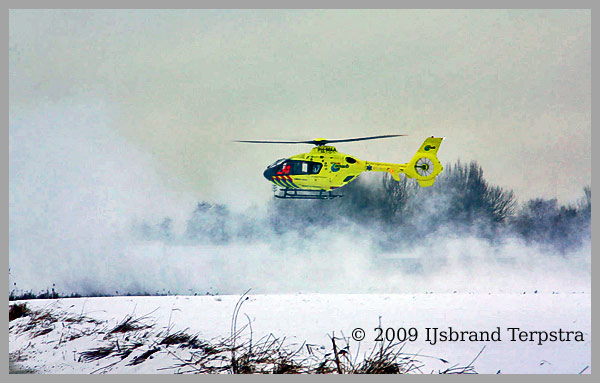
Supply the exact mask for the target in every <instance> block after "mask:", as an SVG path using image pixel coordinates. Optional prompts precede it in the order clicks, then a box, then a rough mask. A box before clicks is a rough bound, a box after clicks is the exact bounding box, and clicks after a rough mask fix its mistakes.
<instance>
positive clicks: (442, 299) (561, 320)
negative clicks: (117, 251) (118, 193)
mask: <svg viewBox="0 0 600 383" xmlns="http://www.w3.org/2000/svg"><path fill="white" fill-rule="evenodd" d="M248 297H249V298H248V299H247V300H245V301H243V304H242V306H241V309H240V311H239V316H238V323H237V327H238V328H240V327H242V326H243V325H245V324H247V323H248V322H249V321H250V322H251V328H252V337H253V339H260V338H261V337H263V336H267V335H269V334H273V335H274V336H276V337H278V338H280V339H281V338H284V337H285V339H286V340H285V344H286V345H289V346H290V348H298V347H299V346H300V345H302V344H303V343H304V342H306V343H308V344H311V345H316V347H318V346H324V347H325V349H330V348H331V339H330V336H331V335H334V334H335V336H336V337H342V336H345V337H350V336H351V333H352V330H353V329H355V328H362V329H364V330H365V334H366V338H365V340H363V341H362V342H356V341H354V340H350V341H349V342H350V350H351V353H352V354H353V355H359V356H360V357H362V356H363V355H364V354H365V353H368V352H369V351H370V350H371V348H372V347H374V346H376V345H377V344H378V342H375V341H374V339H375V336H376V332H375V330H374V328H375V327H377V326H378V324H379V323H381V325H382V327H383V328H384V329H386V328H388V327H391V328H394V329H397V328H400V327H403V328H407V329H408V328H411V327H412V328H416V329H417V332H418V337H417V340H416V341H414V342H406V344H405V345H404V349H403V351H404V352H405V353H408V354H417V356H415V359H417V360H419V361H420V362H421V363H422V364H423V367H422V368H421V371H422V372H426V373H429V372H432V371H438V370H439V369H444V368H447V367H450V366H451V365H455V364H456V365H460V366H465V365H468V364H469V363H470V362H471V361H473V359H474V358H475V357H476V356H477V354H478V353H479V352H480V351H482V349H483V351H482V352H481V355H480V356H479V357H478V358H477V359H476V360H475V361H474V362H473V365H474V366H475V370H476V371H477V372H479V373H496V372H498V371H500V372H501V373H503V374H507V373H552V374H554V373H569V374H576V373H579V372H580V371H582V370H584V369H585V368H586V367H587V369H585V371H584V372H585V373H590V372H591V325H590V324H591V311H590V309H591V295H590V293H588V292H571V293H553V292H536V293H534V292H533V291H531V292H530V291H527V292H522V293H511V294H499V293H489V294H485V293H484V294H481V293H477V294H475V293H472V294H469V293H455V294H438V293H429V294H288V295H253V294H252V292H250V294H249V295H248ZM239 299H240V296H238V295H228V296H146V297H126V296H117V297H102V298H70V299H58V300H31V301H26V303H27V306H28V307H29V308H30V309H32V310H39V309H45V310H51V311H52V312H55V313H61V312H64V313H68V314H69V315H71V316H81V315H85V316H86V317H89V318H93V319H95V320H97V321H99V323H100V324H93V323H84V324H81V325H76V324H74V323H70V322H68V321H65V320H62V321H59V322H56V323H54V324H53V325H52V326H53V327H52V328H53V331H51V332H49V333H47V334H45V335H41V336H37V337H33V331H28V332H27V331H19V330H20V329H21V330H22V329H23V326H25V324H26V323H27V321H28V318H27V317H24V318H19V319H16V320H13V321H11V322H10V330H9V352H10V353H11V355H18V356H20V359H19V360H20V361H19V365H20V366H21V367H24V368H32V369H35V370H37V371H39V372H41V373H101V372H102V373H175V372H177V370H176V369H174V368H170V367H172V366H174V365H175V364H176V362H177V360H176V357H184V356H185V355H187V354H185V352H184V351H183V350H180V349H176V348H174V347H170V348H166V347H164V346H160V347H159V348H160V350H159V351H158V352H156V353H155V354H153V355H152V357H151V358H148V359H146V360H145V361H144V362H142V363H140V364H137V365H133V366H131V365H127V364H128V363H129V362H131V360H132V358H134V357H135V355H139V354H140V353H142V352H143V351H145V350H147V349H148V348H149V347H151V346H152V345H156V341H157V339H159V338H158V336H159V335H158V333H159V332H161V331H162V332H163V335H164V333H165V331H167V329H168V331H169V333H171V334H172V333H175V332H177V331H183V330H185V332H186V333H188V334H197V335H198V336H199V338H200V339H203V340H211V339H224V338H227V337H228V336H229V335H230V331H231V323H232V317H233V312H234V307H235V305H236V303H237V302H238V300H239ZM11 304H12V302H11ZM129 315H131V316H133V317H135V318H140V317H144V318H145V321H146V322H148V323H152V324H154V328H153V330H150V331H147V333H148V334H147V342H148V343H147V344H146V345H144V346H143V347H140V348H139V350H136V351H135V352H134V353H132V355H130V356H129V357H128V358H126V359H124V360H123V361H120V360H119V359H118V358H115V357H112V358H104V359H100V360H97V361H92V362H81V361H78V359H79V357H80V356H81V353H82V352H84V351H87V350H90V349H94V348H97V347H100V346H102V345H106V343H107V340H106V336H107V335H106V329H112V328H114V327H115V326H116V325H117V324H119V323H121V322H122V321H123V320H124V318H126V317H127V316H129ZM63 318H64V317H63ZM77 326H80V327H77ZM76 327H77V328H76ZM434 327H437V328H439V330H445V331H447V330H448V328H449V327H452V329H454V330H456V331H493V330H495V329H496V328H497V327H500V333H501V341H498V342H493V341H487V342H486V341H483V342H476V341H464V342H460V341H456V342H438V343H436V344H435V345H432V344H430V342H427V340H426V339H425V335H426V328H434ZM511 327H518V328H520V329H521V330H524V331H546V332H550V331H559V329H562V330H563V331H581V333H582V335H583V339H584V340H583V341H574V339H573V337H571V338H570V341H562V342H561V341H553V342H552V341H547V342H544V343H543V344H542V345H539V344H538V342H537V341H520V340H517V341H511V337H510V332H509V331H508V330H507V329H508V328H511ZM102 329H104V332H103V333H102V331H101V330H102ZM38 330H39V329H38ZM80 331H84V333H85V335H83V336H80V337H77V339H74V340H71V341H66V340H65V339H66V338H67V334H69V333H71V334H72V333H74V332H80ZM119 336H121V338H118V339H120V340H121V344H124V342H125V334H123V335H119ZM245 336H249V334H248V332H246V333H245ZM153 342H154V343H153ZM359 343H360V346H359ZM136 353H137V354H136ZM432 357H436V358H443V359H445V360H447V361H448V362H449V363H448V364H443V363H441V362H440V361H439V359H436V358H432Z"/></svg>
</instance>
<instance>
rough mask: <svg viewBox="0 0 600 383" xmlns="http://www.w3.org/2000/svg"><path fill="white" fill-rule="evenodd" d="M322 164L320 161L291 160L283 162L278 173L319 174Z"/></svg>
mask: <svg viewBox="0 0 600 383" xmlns="http://www.w3.org/2000/svg"><path fill="white" fill-rule="evenodd" d="M322 166H323V165H322V164H320V163H319V162H312V161H298V160H291V161H286V162H285V163H283V164H281V165H280V168H279V169H277V174H286V175H302V174H318V173H319V172H320V171H321V167H322Z"/></svg>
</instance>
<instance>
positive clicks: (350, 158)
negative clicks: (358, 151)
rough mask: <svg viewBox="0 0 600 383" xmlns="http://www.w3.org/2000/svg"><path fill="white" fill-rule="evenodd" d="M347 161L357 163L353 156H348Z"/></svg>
mask: <svg viewBox="0 0 600 383" xmlns="http://www.w3.org/2000/svg"><path fill="white" fill-rule="evenodd" d="M346 162H347V163H349V164H355V163H356V160H355V159H354V158H352V157H346Z"/></svg>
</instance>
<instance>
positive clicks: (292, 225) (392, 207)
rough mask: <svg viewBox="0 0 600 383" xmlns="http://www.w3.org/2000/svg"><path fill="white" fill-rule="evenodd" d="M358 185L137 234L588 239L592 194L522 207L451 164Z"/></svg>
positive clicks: (389, 244)
mask: <svg viewBox="0 0 600 383" xmlns="http://www.w3.org/2000/svg"><path fill="white" fill-rule="evenodd" d="M365 178H366V177H359V178H358V179H357V180H356V181H354V182H352V183H350V184H348V185H347V186H345V187H344V188H342V189H340V191H341V192H342V193H343V194H344V197H342V198H336V199H333V200H281V199H276V198H273V200H272V201H271V202H270V206H269V209H268V211H269V212H268V215H267V217H257V216H254V215H253V214H250V213H248V214H238V213H233V212H231V211H230V210H229V209H228V208H227V206H225V205H220V204H210V203H207V202H202V203H199V204H198V205H197V207H196V209H195V211H194V212H193V213H192V215H191V218H190V219H189V220H188V222H187V226H186V231H185V234H184V236H183V238H182V237H181V236H179V237H178V238H175V237H174V235H173V233H172V227H171V226H172V225H171V220H170V219H169V218H165V220H164V221H162V222H160V223H158V224H156V225H154V226H152V225H148V224H143V225H140V226H138V227H137V228H136V231H137V233H138V234H139V235H141V236H142V237H143V238H145V239H161V240H177V241H189V242H195V243H196V242H199V243H210V244H225V243H229V242H233V241H238V240H245V241H255V240H261V239H262V238H264V237H265V235H270V234H275V235H281V234H285V233H290V232H293V233H296V234H297V235H299V236H302V237H305V238H307V239H309V238H310V237H311V236H312V235H314V234H315V233H318V232H322V231H324V230H327V229H336V230H345V229H346V228H350V227H352V226H354V227H356V225H360V226H361V228H363V229H364V232H370V233H371V234H373V237H374V238H376V239H377V242H378V243H379V244H380V245H381V246H382V247H386V248H395V247H399V246H416V245H419V243H423V242H425V241H428V240H431V239H433V238H436V237H439V236H461V235H475V236H478V237H481V238H485V239H487V240H489V241H491V242H496V241H500V240H502V239H504V238H506V237H507V236H516V237H518V238H521V239H522V240H523V241H525V242H526V243H529V244H537V245H540V246H543V247H547V248H548V249H550V250H554V251H558V252H560V253H566V252H567V251H569V250H572V249H575V248H577V247H579V246H581V244H582V243H584V241H586V240H589V239H590V238H591V231H590V227H591V188H590V187H586V188H584V190H583V195H582V197H581V199H580V200H579V201H578V203H576V204H574V205H559V204H558V202H557V200H556V199H542V198H535V199H531V200H529V201H525V202H523V203H521V204H519V203H518V202H517V198H516V196H515V194H514V193H513V192H512V191H511V190H506V189H503V188H501V187H499V186H494V185H491V184H490V183H489V182H488V181H487V180H486V179H485V178H484V173H483V169H482V168H481V166H480V165H479V164H477V163H476V162H471V163H461V162H456V163H455V164H448V165H446V166H445V169H444V172H442V173H441V174H440V176H439V177H438V178H437V180H436V183H435V185H434V186H432V187H428V188H420V187H419V186H418V184H417V183H416V182H415V181H414V180H410V179H407V178H402V179H401V181H400V182H397V181H395V180H393V179H392V178H391V177H390V176H389V175H386V176H385V177H382V178H379V177H378V178H377V180H376V181H374V180H373V179H365Z"/></svg>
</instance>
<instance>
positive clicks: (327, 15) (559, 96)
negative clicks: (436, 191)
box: [9, 10, 591, 230]
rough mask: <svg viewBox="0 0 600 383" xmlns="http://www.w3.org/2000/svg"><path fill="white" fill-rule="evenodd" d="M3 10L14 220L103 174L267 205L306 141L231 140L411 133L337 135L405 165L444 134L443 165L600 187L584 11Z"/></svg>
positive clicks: (120, 189)
mask: <svg viewBox="0 0 600 383" xmlns="http://www.w3.org/2000/svg"><path fill="white" fill-rule="evenodd" d="M9 22H10V25H9V33H10V37H9V49H10V51H9V85H10V96H9V97H10V131H9V139H10V142H9V144H10V154H9V155H10V176H9V178H10V192H11V196H10V208H11V215H13V217H14V214H15V212H17V211H22V212H23V213H25V212H26V211H27V207H26V206H27V205H29V206H31V204H32V203H38V204H41V205H43V204H50V205H52V204H55V203H56V201H57V200H59V201H61V202H62V203H64V202H65V201H68V200H69V199H74V198H78V196H79V195H80V194H81V191H82V190H85V191H86V193H88V194H86V195H92V196H93V194H94V190H96V189H97V188H95V186H94V185H97V184H99V185H100V187H99V188H98V189H99V190H106V193H105V194H103V195H102V196H101V197H98V196H95V197H94V198H97V199H98V198H103V199H104V200H103V201H104V203H106V201H107V200H109V201H112V199H119V198H122V196H123V195H129V197H128V198H130V199H134V200H136V201H137V200H139V199H140V198H137V197H135V196H138V195H140V193H141V190H142V191H145V192H146V193H145V194H144V198H145V202H144V203H145V204H146V205H158V206H159V207H160V206H162V205H163V202H161V201H163V200H162V199H161V198H163V197H162V196H161V197H159V195H162V194H165V195H166V194H168V195H170V196H172V198H171V197H168V198H166V199H169V198H171V199H178V198H179V199H183V200H185V201H187V202H189V203H191V201H198V200H209V201H216V202H226V203H231V204H234V205H236V204H237V205H240V206H248V205H251V204H254V203H256V204H261V203H263V202H264V201H266V200H267V199H268V198H270V196H271V193H272V191H271V185H269V184H268V183H267V182H266V180H264V178H263V177H262V172H263V170H264V168H265V167H266V165H268V164H270V163H271V162H273V161H274V160H276V159H278V158H281V157H284V156H290V155H293V154H297V153H302V152H305V151H308V150H310V147H309V146H308V145H307V146H302V145H298V146H297V147H293V146H289V145H279V146H278V145H262V146H261V145H245V144H239V143H233V142H231V140H234V139H284V140H285V139H313V138H317V137H326V138H332V139H335V138H345V137H358V136H368V135H381V134H408V137H403V138H398V139H389V140H381V141H370V142H359V143H348V144H340V145H338V149H339V150H340V151H342V152H346V153H352V154H353V155H356V156H357V157H359V158H362V159H368V160H373V161H386V162H406V161H408V160H409V159H410V157H411V156H412V155H413V153H414V151H415V150H416V149H417V148H418V147H419V145H420V143H421V142H422V140H423V139H424V138H425V137H426V136H430V135H436V136H445V137H446V138H447V139H446V141H445V142H444V144H443V146H442V148H441V149H440V151H439V153H438V155H439V157H440V160H441V161H442V163H448V162H454V161H456V160H457V159H461V160H463V161H471V160H475V161H477V162H479V163H480V164H481V165H482V167H483V169H484V173H485V176H486V178H487V179H488V180H489V181H490V182H491V183H493V184H496V185H499V186H502V187H504V188H508V189H513V190H514V191H515V192H516V194H517V196H518V198H519V200H520V201H524V200H526V199H529V198H533V197H544V198H558V199H559V201H560V202H563V203H567V202H574V201H575V200H576V199H577V198H579V197H580V196H582V189H583V187H584V186H586V185H589V184H590V183H591V163H590V153H591V142H590V136H591V110H590V108H591V12H590V11H589V10H576V11H564V10H545V11H529V10H515V11H499V10H482V11H480V10H466V11H461V10H449V11H445V10H432V11H426V10H425V11H422V10H394V11H379V10H376V11H372V10H369V11H364V10H352V11H340V10H330V11H315V10H289V11H264V10H260V11H250V10H242V11H211V10H193V11H185V10H173V11H152V10H139V11H128V10H115V11H113V10H101V11H63V10H49V11H48V10H44V11H36V10H12V11H10V16H9ZM157 185H158V186H157ZM57 189H60V190H62V191H63V192H62V194H60V193H58V194H60V195H61V197H60V198H59V199H57V198H58V197H56V195H57V191H56V190H57ZM159 190H160V191H159ZM161 193H162V194H161ZM15 194H19V195H20V197H18V198H17V197H16V196H15ZM23 194H27V196H23ZM142 194H143V193H142ZM153 197H156V199H153ZM90 198H91V197H90ZM111 203H112V202H111ZM125 205H127V206H131V201H127V202H123V206H125ZM146 205H144V206H146ZM123 208H125V207H123ZM19 209H21V210H19ZM117 211H118V210H117ZM90 214H91V213H90ZM11 230H12V229H11Z"/></svg>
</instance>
